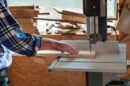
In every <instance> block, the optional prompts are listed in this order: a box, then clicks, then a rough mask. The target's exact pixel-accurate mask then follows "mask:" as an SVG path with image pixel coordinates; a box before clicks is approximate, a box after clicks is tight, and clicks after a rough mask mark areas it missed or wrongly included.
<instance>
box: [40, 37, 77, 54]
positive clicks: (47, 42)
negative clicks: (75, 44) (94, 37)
mask: <svg viewBox="0 0 130 86" xmlns="http://www.w3.org/2000/svg"><path fill="white" fill-rule="evenodd" d="M42 41H43V42H42V45H41V48H40V50H48V49H50V50H57V51H61V52H68V53H70V54H73V55H74V54H78V52H79V51H77V50H75V49H74V48H72V47H71V46H69V45H68V44H67V43H65V42H62V41H57V40H53V39H46V38H43V39H42Z"/></svg>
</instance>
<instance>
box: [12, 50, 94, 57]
mask: <svg viewBox="0 0 130 86" xmlns="http://www.w3.org/2000/svg"><path fill="white" fill-rule="evenodd" d="M13 55H14V56H17V55H18V56H22V55H19V54H16V53H14V54H13ZM37 56H61V57H74V58H94V57H95V56H96V53H95V51H91V52H90V51H79V54H76V55H71V54H69V53H67V52H64V53H61V52H60V51H54V50H42V51H38V55H37Z"/></svg>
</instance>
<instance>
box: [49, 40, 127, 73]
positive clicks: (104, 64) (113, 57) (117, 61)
mask: <svg viewBox="0 0 130 86" xmlns="http://www.w3.org/2000/svg"><path fill="white" fill-rule="evenodd" d="M67 43H68V44H70V45H71V44H72V45H71V46H72V47H74V48H76V49H79V50H81V49H82V50H88V49H89V48H88V47H89V46H88V42H87V41H77V42H76V41H75V42H72V41H67ZM78 45H79V46H78ZM92 46H93V47H92V48H93V50H95V51H96V58H93V59H91V58H66V57H58V58H57V59H56V60H55V61H54V62H53V63H52V64H51V65H50V67H49V71H83V72H111V73H125V72H126V67H127V62H126V44H118V42H106V43H97V44H93V45H92ZM97 52H98V53H97Z"/></svg>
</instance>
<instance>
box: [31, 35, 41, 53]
mask: <svg viewBox="0 0 130 86" xmlns="http://www.w3.org/2000/svg"><path fill="white" fill-rule="evenodd" d="M33 36H34V38H35V43H34V47H33V52H32V53H31V54H30V55H29V56H36V55H37V52H38V50H39V49H40V48H41V45H42V36H39V35H33Z"/></svg>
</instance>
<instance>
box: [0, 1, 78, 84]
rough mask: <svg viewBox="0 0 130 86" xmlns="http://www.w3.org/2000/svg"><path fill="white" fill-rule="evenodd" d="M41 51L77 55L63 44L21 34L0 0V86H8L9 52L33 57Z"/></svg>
mask: <svg viewBox="0 0 130 86" xmlns="http://www.w3.org/2000/svg"><path fill="white" fill-rule="evenodd" d="M42 49H54V50H58V51H62V52H68V53H70V54H77V53H78V51H77V50H74V49H73V48H72V47H70V46H68V45H67V44H66V43H64V42H59V41H56V40H52V39H45V38H42V37H41V36H38V35H32V34H29V33H24V32H22V30H21V27H20V25H19V24H18V23H17V22H16V21H15V19H14V18H13V17H12V15H11V14H10V12H9V10H8V8H7V1H6V0H0V86H8V84H7V83H8V77H7V68H8V67H9V66H10V65H11V64H12V57H11V51H13V52H16V53H19V54H22V55H26V56H34V55H36V53H37V51H38V50H42Z"/></svg>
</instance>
